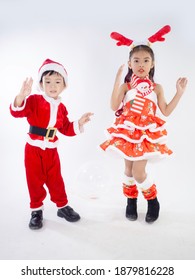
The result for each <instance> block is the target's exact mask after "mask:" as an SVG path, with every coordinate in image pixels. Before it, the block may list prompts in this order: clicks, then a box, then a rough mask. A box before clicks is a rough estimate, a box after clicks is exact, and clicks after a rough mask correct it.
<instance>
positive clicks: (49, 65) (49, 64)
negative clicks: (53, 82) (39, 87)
mask: <svg viewBox="0 0 195 280" xmlns="http://www.w3.org/2000/svg"><path fill="white" fill-rule="evenodd" d="M46 71H55V72H57V73H59V74H60V75H61V76H62V77H63V78H64V82H65V84H66V86H67V84H68V74H67V71H66V69H65V68H64V66H63V65H62V64H60V63H58V62H56V61H53V60H51V59H49V58H47V59H46V60H45V61H44V62H43V64H42V65H41V67H40V68H39V72H38V80H39V82H40V81H41V77H42V75H43V73H44V72H46Z"/></svg>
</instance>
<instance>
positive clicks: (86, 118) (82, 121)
mask: <svg viewBox="0 0 195 280" xmlns="http://www.w3.org/2000/svg"><path fill="white" fill-rule="evenodd" d="M91 116H93V113H85V114H84V115H82V117H81V118H80V119H79V121H78V122H79V127H81V126H83V125H84V124H86V123H87V122H89V121H90V120H91V118H90V117H91Z"/></svg>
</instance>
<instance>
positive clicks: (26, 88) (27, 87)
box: [14, 78, 33, 107]
mask: <svg viewBox="0 0 195 280" xmlns="http://www.w3.org/2000/svg"><path fill="white" fill-rule="evenodd" d="M32 84H33V79H32V78H29V79H28V78H26V80H25V81H24V82H23V84H22V88H21V90H20V93H19V94H18V95H17V96H16V98H15V101H14V106H15V107H20V106H21V105H22V103H23V101H24V100H25V98H26V97H27V96H28V95H30V94H31V90H32Z"/></svg>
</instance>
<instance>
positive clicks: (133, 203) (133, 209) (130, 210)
mask: <svg viewBox="0 0 195 280" xmlns="http://www.w3.org/2000/svg"><path fill="white" fill-rule="evenodd" d="M137 217H138V215H137V198H128V199H127V207H126V218H127V219H129V220H130V221H136V220H137Z"/></svg>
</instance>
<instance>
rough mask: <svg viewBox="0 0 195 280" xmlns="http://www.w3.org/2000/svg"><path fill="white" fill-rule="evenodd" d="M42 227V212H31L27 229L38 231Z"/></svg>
mask: <svg viewBox="0 0 195 280" xmlns="http://www.w3.org/2000/svg"><path fill="white" fill-rule="evenodd" d="M42 226H43V211H42V210H37V211H32V213H31V219H30V223H29V228H30V229H40V228H42Z"/></svg>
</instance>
